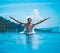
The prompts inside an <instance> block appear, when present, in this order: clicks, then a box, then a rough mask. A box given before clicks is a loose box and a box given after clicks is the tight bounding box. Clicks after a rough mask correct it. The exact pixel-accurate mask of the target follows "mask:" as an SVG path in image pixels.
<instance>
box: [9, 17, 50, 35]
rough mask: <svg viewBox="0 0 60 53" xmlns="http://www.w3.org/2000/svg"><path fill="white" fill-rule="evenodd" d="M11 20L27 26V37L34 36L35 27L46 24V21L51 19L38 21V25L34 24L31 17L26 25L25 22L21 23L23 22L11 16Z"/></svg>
mask: <svg viewBox="0 0 60 53" xmlns="http://www.w3.org/2000/svg"><path fill="white" fill-rule="evenodd" d="M9 18H11V19H13V20H15V21H16V22H18V23H21V24H24V25H25V34H27V35H30V34H32V30H33V27H34V26H35V25H37V24H40V23H42V22H44V21H46V20H48V19H49V17H48V18H45V19H43V20H40V21H38V22H36V23H32V19H31V17H29V18H28V19H27V23H24V22H21V21H19V20H17V19H15V18H13V17H11V16H9Z"/></svg>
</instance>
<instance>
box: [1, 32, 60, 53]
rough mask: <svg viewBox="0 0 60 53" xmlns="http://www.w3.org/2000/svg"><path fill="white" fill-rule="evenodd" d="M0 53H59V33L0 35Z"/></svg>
mask: <svg viewBox="0 0 60 53" xmlns="http://www.w3.org/2000/svg"><path fill="white" fill-rule="evenodd" d="M0 53H60V33H36V34H34V35H32V36H26V35H25V34H20V33H8V32H6V33H0Z"/></svg>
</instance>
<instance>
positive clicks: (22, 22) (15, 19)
mask: <svg viewBox="0 0 60 53" xmlns="http://www.w3.org/2000/svg"><path fill="white" fill-rule="evenodd" d="M9 18H11V19H13V20H15V21H16V22H18V23H21V24H25V23H23V22H20V21H19V20H17V19H15V18H13V17H11V16H9Z"/></svg>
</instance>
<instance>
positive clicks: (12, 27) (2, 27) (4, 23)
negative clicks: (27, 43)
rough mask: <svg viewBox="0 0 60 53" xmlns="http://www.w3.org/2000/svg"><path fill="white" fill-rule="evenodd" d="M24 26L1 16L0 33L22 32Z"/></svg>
mask: <svg viewBox="0 0 60 53" xmlns="http://www.w3.org/2000/svg"><path fill="white" fill-rule="evenodd" d="M23 29H24V26H22V24H17V23H14V22H11V21H10V20H7V19H4V17H2V16H0V32H16V31H17V32H20V31H23Z"/></svg>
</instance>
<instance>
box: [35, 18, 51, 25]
mask: <svg viewBox="0 0 60 53" xmlns="http://www.w3.org/2000/svg"><path fill="white" fill-rule="evenodd" d="M49 18H50V17H48V18H45V19H43V20H40V21H38V22H36V23H34V25H37V24H40V23H42V22H44V21H46V20H48V19H49Z"/></svg>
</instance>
